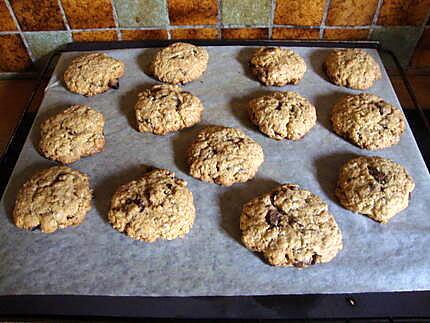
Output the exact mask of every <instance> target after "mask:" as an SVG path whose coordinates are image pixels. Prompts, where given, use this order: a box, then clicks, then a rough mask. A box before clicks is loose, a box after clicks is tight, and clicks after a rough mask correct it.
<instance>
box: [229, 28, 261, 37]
mask: <svg viewBox="0 0 430 323" xmlns="http://www.w3.org/2000/svg"><path fill="white" fill-rule="evenodd" d="M222 38H223V39H267V38H269V30H268V29H267V28H226V29H223V30H222Z"/></svg>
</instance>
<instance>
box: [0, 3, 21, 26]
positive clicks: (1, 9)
mask: <svg viewBox="0 0 430 323" xmlns="http://www.w3.org/2000/svg"><path fill="white" fill-rule="evenodd" d="M16 29H17V28H16V26H15V22H14V21H13V19H12V17H11V15H10V13H9V9H8V8H7V7H6V4H5V2H4V0H0V31H13V30H16Z"/></svg>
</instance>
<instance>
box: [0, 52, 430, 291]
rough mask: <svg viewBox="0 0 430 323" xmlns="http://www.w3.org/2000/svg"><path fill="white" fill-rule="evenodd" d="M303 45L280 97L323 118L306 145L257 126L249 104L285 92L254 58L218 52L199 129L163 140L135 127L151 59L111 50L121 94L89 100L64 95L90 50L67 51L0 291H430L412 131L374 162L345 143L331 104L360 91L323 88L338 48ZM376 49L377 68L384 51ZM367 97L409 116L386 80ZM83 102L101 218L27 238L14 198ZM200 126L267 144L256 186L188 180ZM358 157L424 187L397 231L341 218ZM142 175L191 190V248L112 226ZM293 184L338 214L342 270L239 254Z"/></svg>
mask: <svg viewBox="0 0 430 323" xmlns="http://www.w3.org/2000/svg"><path fill="white" fill-rule="evenodd" d="M293 49H294V50H295V51H296V52H297V53H299V54H300V55H302V56H303V57H304V59H305V61H306V64H307V67H308V71H307V72H306V75H305V77H304V79H303V80H302V81H301V83H300V84H299V85H297V86H286V87H284V88H281V90H293V91H297V92H299V93H300V94H301V95H303V96H305V97H307V98H309V100H310V101H311V102H313V103H314V105H315V106H316V108H317V111H318V123H317V125H316V126H315V127H314V128H313V129H312V130H311V131H310V133H309V134H308V135H306V136H305V138H304V139H302V140H300V141H297V142H291V141H282V142H277V141H275V140H272V139H270V138H268V137H265V136H264V135H263V134H261V133H259V132H258V130H257V129H256V128H255V127H254V126H252V124H251V123H250V121H249V120H248V116H247V111H246V109H247V102H248V101H249V100H250V99H251V98H254V97H256V96H259V95H261V94H264V93H267V92H270V91H273V90H276V88H270V87H264V86H262V85H260V83H258V82H257V81H256V80H254V78H253V77H252V76H251V75H250V74H249V71H248V70H247V62H248V59H249V56H250V54H251V53H252V50H253V49H252V48H249V47H209V48H208V51H209V55H210V61H209V66H208V70H207V71H206V73H205V74H204V76H203V77H202V78H201V79H200V80H197V81H194V82H192V83H191V84H188V85H186V86H185V89H186V90H188V91H191V92H192V93H193V94H195V95H197V96H198V97H199V98H200V99H201V100H202V101H203V103H204V106H205V111H204V116H203V121H202V123H201V124H200V125H198V126H195V127H193V128H191V129H187V130H184V131H181V132H179V133H176V134H172V135H168V136H165V137H160V136H154V135H151V134H141V133H139V132H137V131H136V130H135V127H134V111H133V106H134V104H135V102H136V98H137V93H138V92H139V91H141V90H142V89H144V88H146V87H148V86H151V85H152V84H156V83H157V82H156V81H155V80H154V79H152V78H150V77H148V76H147V75H146V74H145V73H144V71H145V69H146V68H147V64H148V62H149V61H150V59H151V57H152V55H153V53H154V50H153V49H130V50H116V51H108V52H107V53H108V54H109V55H112V56H114V57H117V58H120V59H121V60H123V61H124V62H125V64H126V73H125V77H124V78H122V79H121V81H120V88H119V89H118V90H111V91H109V92H107V93H105V94H102V95H98V96H95V97H91V98H86V97H83V96H79V95H76V94H72V93H70V92H68V91H67V90H66V89H65V88H64V87H63V83H62V73H63V71H64V69H65V67H66V66H67V64H68V63H69V62H70V60H71V59H72V58H73V57H75V56H77V55H79V54H80V53H68V54H64V55H63V56H62V57H61V59H60V61H59V63H58V66H57V68H56V70H55V72H54V75H53V77H52V79H51V81H50V83H49V86H48V87H47V89H46V95H45V98H44V100H43V103H42V106H41V108H40V110H39V113H38V116H37V118H36V121H35V123H34V126H33V129H32V131H31V133H30V136H29V138H28V139H27V142H26V143H25V146H24V149H23V151H22V153H21V156H20V158H19V161H18V163H17V164H16V167H15V170H14V173H13V176H12V177H11V180H10V183H9V185H8V187H7V189H6V191H5V194H4V196H3V199H2V200H1V205H0V294H84V295H141V296H197V295H252V294H253V295H263V294H301V293H340V292H377V291H403V290H425V289H430V257H429V256H428V252H429V250H430V211H429V210H430V177H429V173H428V171H427V169H426V167H425V164H424V162H423V159H422V157H421V155H420V153H419V150H418V148H417V145H416V143H415V140H414V138H413V136H412V133H411V131H410V128H409V127H407V129H406V133H405V134H404V135H403V137H402V139H401V141H400V143H399V144H398V145H396V146H394V147H391V148H388V149H385V150H382V151H377V152H370V151H365V150H360V149H359V148H357V147H355V146H353V145H351V144H349V143H348V142H346V141H345V140H343V139H342V138H340V137H338V136H336V135H335V134H334V133H332V131H331V130H330V124H329V111H330V108H331V106H332V105H333V103H334V102H335V101H337V100H338V99H339V98H340V97H342V96H343V95H344V94H346V93H358V91H354V90H349V89H346V88H341V87H337V86H335V85H333V84H331V83H329V82H328V81H327V80H326V78H325V76H324V74H323V73H322V69H321V65H322V62H323V60H324V58H325V56H326V55H327V53H328V51H329V49H319V48H293ZM370 52H371V54H372V55H373V56H374V57H375V58H377V59H378V61H379V62H380V59H379V57H378V55H377V53H376V51H373V50H371V51H370ZM369 92H371V93H375V94H377V95H379V96H381V97H382V98H384V99H385V100H387V101H389V102H391V103H393V104H395V105H397V106H399V102H398V100H397V98H396V95H395V93H394V91H393V88H392V86H391V84H390V81H389V79H388V77H387V75H386V73H385V72H384V73H383V79H382V80H380V81H377V82H376V84H375V86H374V87H372V88H371V89H370V90H369ZM77 103H80V104H86V105H89V106H91V107H93V108H95V109H96V110H98V111H100V112H102V113H103V114H104V116H105V118H106V127H105V134H106V147H105V150H104V151H103V152H102V153H100V154H97V155H95V156H93V157H89V158H85V159H83V160H81V161H79V162H76V163H74V164H73V165H72V167H73V168H76V169H79V170H81V171H83V172H85V173H87V174H88V175H89V176H90V178H91V184H92V187H93V188H94V203H93V208H92V210H91V212H90V213H89V214H88V215H87V218H86V220H85V222H84V223H83V224H81V225H80V226H78V227H75V228H70V229H65V230H60V231H58V232H56V233H54V234H43V233H40V232H27V231H23V230H18V229H17V228H15V227H14V225H13V224H12V222H11V220H10V215H11V211H12V209H13V204H14V199H15V195H16V193H17V190H18V188H19V187H20V186H21V185H22V184H23V183H24V181H25V180H27V179H28V178H29V176H31V175H32V174H33V173H34V172H35V171H37V170H39V169H41V168H44V167H47V166H52V165H54V163H53V162H50V161H48V160H46V159H44V158H43V157H41V156H40V155H39V154H38V153H37V150H36V149H35V144H37V140H38V135H39V124H40V122H41V120H43V119H45V118H46V117H47V116H49V115H52V114H53V113H55V112H58V111H60V110H62V109H64V108H65V107H67V106H68V105H71V104H77ZM204 124H218V125H226V126H231V127H238V128H240V129H242V130H243V131H245V133H247V134H248V135H249V136H251V137H252V138H254V139H255V140H256V141H257V142H259V143H260V144H261V145H262V146H263V148H264V154H265V162H264V164H263V165H262V167H261V168H260V170H259V172H258V173H257V176H256V178H255V179H253V180H252V181H250V182H248V183H245V184H236V185H233V186H232V187H230V188H224V187H219V186H217V185H214V184H208V183H203V182H200V181H198V180H195V179H193V178H192V177H190V176H189V175H188V174H187V171H186V167H185V163H184V160H185V155H184V153H185V150H186V148H187V146H188V145H189V143H190V142H191V141H192V139H193V137H194V136H195V134H196V132H197V131H198V130H199V129H200V128H201V127H202V126H203V125H204ZM357 155H379V156H383V157H388V158H391V159H393V160H395V161H397V162H399V163H401V164H403V165H404V166H405V167H406V169H407V170H408V171H409V172H410V174H411V175H412V176H413V178H414V180H415V182H416V188H415V191H414V192H413V194H412V199H411V201H410V206H409V208H408V209H407V210H406V211H404V212H402V213H401V214H399V215H398V216H396V217H395V218H394V219H393V220H392V221H391V222H390V223H389V224H387V225H382V224H378V223H376V222H374V221H372V220H370V219H368V218H366V217H364V216H361V215H357V214H354V213H351V212H349V211H347V210H345V209H343V208H342V207H340V206H339V204H338V203H337V201H336V199H335V197H334V195H333V191H334V188H335V184H336V179H337V174H338V170H339V167H340V166H341V165H342V163H344V162H345V161H346V160H348V159H350V158H352V157H354V156H357ZM145 166H155V167H163V168H167V169H170V170H173V171H175V172H176V174H177V176H178V177H181V178H183V179H185V180H186V181H187V182H188V183H189V188H190V189H191V191H192V192H193V194H194V197H195V204H196V208H197V218H196V222H195V224H194V227H193V229H192V231H191V232H190V233H189V234H188V235H187V236H186V237H185V238H184V239H179V240H175V241H170V242H167V241H158V242H155V243H152V244H148V243H144V242H141V241H134V240H132V239H130V238H128V237H127V236H125V235H123V234H121V233H119V232H117V231H115V230H114V229H112V227H111V226H110V225H109V223H108V222H107V221H106V214H107V211H108V208H109V203H110V198H111V196H112V194H113V193H114V191H115V190H116V188H117V187H118V185H120V184H122V183H125V182H127V181H129V180H131V179H134V178H136V177H138V176H139V175H140V174H142V173H143V172H144V170H145ZM286 182H291V183H297V184H299V185H301V186H302V187H304V188H306V189H309V190H311V191H312V192H314V193H316V194H318V195H319V196H321V197H322V198H323V199H324V200H325V201H326V202H327V203H328V204H329V208H330V211H331V212H332V213H333V214H334V216H335V218H336V221H337V222H338V224H339V226H340V228H341V230H342V234H343V242H344V248H343V250H342V251H341V252H340V253H339V254H338V256H337V257H336V258H335V259H334V260H333V261H332V262H330V263H328V264H323V265H316V266H313V267H311V268H307V269H304V270H298V269H295V268H275V267H271V266H269V265H267V264H266V263H265V262H264V261H263V260H262V258H261V257H260V256H258V255H257V254H255V253H252V252H250V251H248V250H247V249H246V248H245V247H244V246H243V245H242V244H241V242H240V230H239V216H240V213H241V208H242V205H243V204H244V203H245V202H247V201H248V200H250V199H251V198H253V197H255V196H257V195H259V194H261V193H264V192H267V191H269V190H271V189H272V188H274V187H275V186H277V185H278V184H279V183H286Z"/></svg>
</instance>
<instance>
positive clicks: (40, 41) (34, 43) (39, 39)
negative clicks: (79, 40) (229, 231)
mask: <svg viewBox="0 0 430 323" xmlns="http://www.w3.org/2000/svg"><path fill="white" fill-rule="evenodd" d="M24 36H25V39H26V40H27V42H28V44H29V46H30V49H31V52H32V53H33V56H34V57H35V58H37V59H39V58H41V57H43V56H45V55H47V54H49V53H50V52H51V51H53V50H55V49H56V48H57V47H59V46H61V45H64V44H67V43H69V42H71V41H72V39H71V37H70V34H69V33H68V32H66V31H56V32H52V31H51V32H39V33H24Z"/></svg>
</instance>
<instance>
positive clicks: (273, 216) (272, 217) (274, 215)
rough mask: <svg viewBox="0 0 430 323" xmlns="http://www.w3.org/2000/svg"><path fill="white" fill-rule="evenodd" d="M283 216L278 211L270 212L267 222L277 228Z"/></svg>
mask: <svg viewBox="0 0 430 323" xmlns="http://www.w3.org/2000/svg"><path fill="white" fill-rule="evenodd" d="M281 217H282V214H281V213H279V212H278V211H277V210H270V211H269V212H267V214H266V222H267V224H269V225H270V226H271V227H276V226H278V224H279V221H280V220H281Z"/></svg>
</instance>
